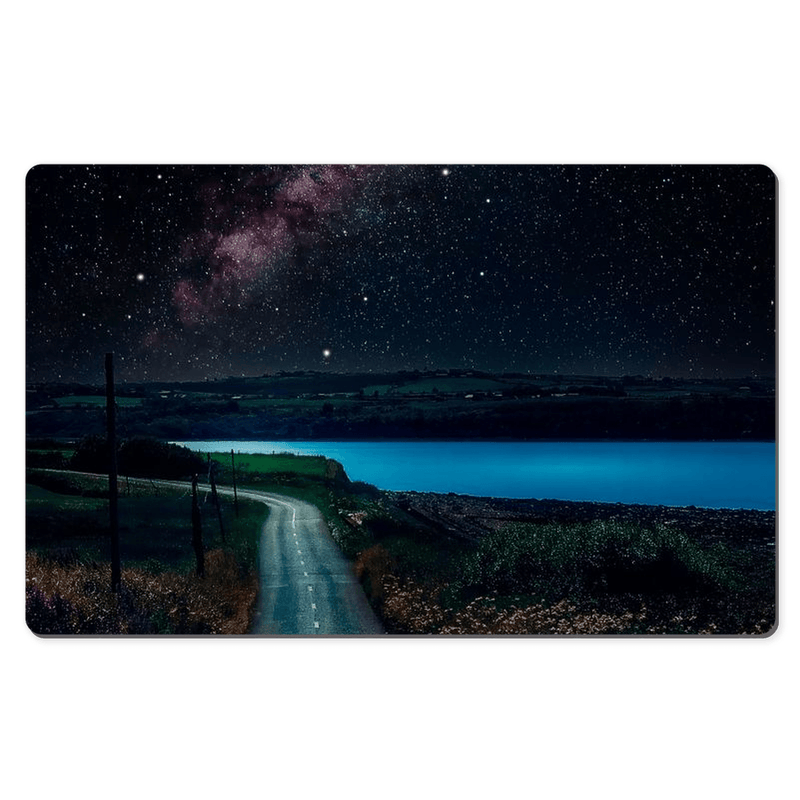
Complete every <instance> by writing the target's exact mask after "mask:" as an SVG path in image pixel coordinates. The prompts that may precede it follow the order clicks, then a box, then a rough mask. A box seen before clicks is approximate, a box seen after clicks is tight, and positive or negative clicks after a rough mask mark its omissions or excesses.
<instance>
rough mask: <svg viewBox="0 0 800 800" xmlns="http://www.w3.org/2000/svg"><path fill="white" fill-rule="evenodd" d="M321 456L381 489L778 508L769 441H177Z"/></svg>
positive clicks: (205, 448)
mask: <svg viewBox="0 0 800 800" xmlns="http://www.w3.org/2000/svg"><path fill="white" fill-rule="evenodd" d="M178 444H184V445H186V446H187V447H190V448H192V449H193V450H198V451H201V452H208V451H214V450H219V451H223V452H230V450H235V451H237V452H241V453H272V452H286V453H297V454H301V455H325V456H327V457H328V458H334V459H336V460H337V461H340V462H341V463H342V464H343V465H344V468H345V470H346V472H347V474H348V476H349V477H350V478H351V480H360V481H366V482H368V483H372V484H375V485H376V486H379V487H380V488H382V489H395V490H415V491H425V492H456V493H458V494H471V495H477V496H482V497H516V498H523V497H524V498H538V499H555V500H584V501H593V502H606V503H644V504H647V505H671V506H688V505H694V506H704V507H709V508H751V509H762V510H774V509H775V494H776V491H775V489H776V484H775V444H774V443H773V442H597V441H593V442H442V441H376V442H231V441H219V442H178Z"/></svg>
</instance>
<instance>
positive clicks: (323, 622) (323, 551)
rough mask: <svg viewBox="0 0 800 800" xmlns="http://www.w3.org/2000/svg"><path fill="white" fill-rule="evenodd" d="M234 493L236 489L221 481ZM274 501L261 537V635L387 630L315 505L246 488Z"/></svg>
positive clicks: (243, 494)
mask: <svg viewBox="0 0 800 800" xmlns="http://www.w3.org/2000/svg"><path fill="white" fill-rule="evenodd" d="M217 491H220V492H224V493H225V494H230V493H231V492H230V490H228V489H223V488H221V487H217ZM238 495H239V497H240V498H246V499H249V500H257V501H259V502H263V503H266V504H267V505H268V506H269V507H270V515H269V517H268V519H267V520H266V522H265V523H264V525H263V528H262V529H261V539H260V542H259V579H260V586H259V593H258V600H257V607H256V612H255V615H254V619H253V623H252V626H251V630H250V633H252V634H255V635H276V634H299V635H311V636H313V635H326V634H327V635H339V636H341V635H366V634H380V633H383V628H382V627H381V624H380V622H379V621H378V619H377V618H376V617H375V614H374V613H373V611H372V609H371V608H370V606H369V603H368V602H367V598H366V596H365V595H364V591H363V589H362V588H361V585H360V584H359V582H358V580H357V579H356V576H355V573H354V572H353V568H352V566H351V565H350V563H349V562H348V561H347V560H346V559H345V558H344V556H343V555H342V553H341V551H340V550H339V548H338V546H337V545H336V542H334V541H333V538H332V537H331V534H330V532H329V531H328V526H327V525H326V524H325V520H324V519H323V518H322V515H321V514H320V513H319V511H318V510H317V508H316V507H315V506H312V505H310V504H309V503H304V502H302V501H300V500H295V499H294V498H293V497H285V496H283V495H276V494H269V493H267V492H257V491H252V490H240V491H239V492H238Z"/></svg>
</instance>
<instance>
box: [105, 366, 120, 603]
mask: <svg viewBox="0 0 800 800" xmlns="http://www.w3.org/2000/svg"><path fill="white" fill-rule="evenodd" d="M115 415H116V408H115V405H114V354H113V353H106V426H107V428H106V431H107V434H106V440H107V445H108V514H109V525H110V528H111V591H112V592H118V591H119V588H120V583H121V581H122V578H121V570H120V565H119V505H118V498H117V430H116V416H115Z"/></svg>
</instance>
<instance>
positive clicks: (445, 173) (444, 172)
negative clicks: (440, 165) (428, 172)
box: [442, 167, 450, 176]
mask: <svg viewBox="0 0 800 800" xmlns="http://www.w3.org/2000/svg"><path fill="white" fill-rule="evenodd" d="M449 174H450V170H449V169H447V167H445V168H444V169H443V170H442V175H445V176H447V175H449Z"/></svg>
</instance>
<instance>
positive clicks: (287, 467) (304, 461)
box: [210, 453, 326, 484]
mask: <svg viewBox="0 0 800 800" xmlns="http://www.w3.org/2000/svg"><path fill="white" fill-rule="evenodd" d="M210 455H211V458H212V459H213V460H214V461H216V462H217V463H218V464H219V465H220V468H219V472H218V476H219V477H218V478H217V480H218V481H219V482H220V483H225V484H231V483H233V475H232V470H231V454H230V453H211V454H210ZM234 461H235V463H236V474H237V479H239V478H241V476H242V475H243V474H244V475H246V476H248V477H249V478H254V477H256V478H257V477H261V478H269V477H274V476H276V475H277V476H280V475H295V476H302V477H311V478H318V479H322V478H324V477H325V462H326V458H325V457H324V456H298V455H294V454H292V453H276V454H274V455H272V454H252V453H236V454H234Z"/></svg>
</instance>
